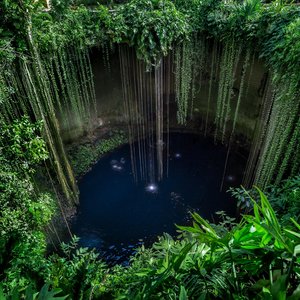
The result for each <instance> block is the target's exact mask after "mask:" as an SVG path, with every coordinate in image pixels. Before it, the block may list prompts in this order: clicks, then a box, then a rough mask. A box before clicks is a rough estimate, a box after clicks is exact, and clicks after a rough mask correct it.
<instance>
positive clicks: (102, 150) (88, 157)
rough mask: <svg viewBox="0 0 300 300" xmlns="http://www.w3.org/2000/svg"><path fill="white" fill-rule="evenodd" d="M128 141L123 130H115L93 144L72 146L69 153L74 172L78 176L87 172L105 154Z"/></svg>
mask: <svg viewBox="0 0 300 300" xmlns="http://www.w3.org/2000/svg"><path fill="white" fill-rule="evenodd" d="M126 142H127V138H126V135H125V134H124V132H122V131H113V132H112V135H111V136H110V137H108V138H104V139H101V140H99V141H97V142H96V143H93V144H89V143H88V144H83V145H79V146H76V147H75V148H71V149H70V150H69V155H70V158H71V163H72V166H73V168H74V172H75V174H76V175H77V176H80V175H83V174H84V173H86V172H87V171H88V170H89V169H90V167H91V166H92V165H93V164H94V163H96V162H97V161H98V160H99V159H100V158H101V157H102V156H103V155H104V154H106V153H108V152H110V151H112V150H113V149H115V148H117V147H119V146H121V145H122V144H125V143H126Z"/></svg>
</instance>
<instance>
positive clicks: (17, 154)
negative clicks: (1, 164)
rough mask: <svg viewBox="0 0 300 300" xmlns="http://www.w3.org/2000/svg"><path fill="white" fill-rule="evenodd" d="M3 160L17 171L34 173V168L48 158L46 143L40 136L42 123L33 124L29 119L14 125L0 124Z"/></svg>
mask: <svg viewBox="0 0 300 300" xmlns="http://www.w3.org/2000/svg"><path fill="white" fill-rule="evenodd" d="M0 126H1V132H0V151H1V152H0V153H1V159H3V160H5V161H6V162H9V163H10V164H14V165H15V167H14V168H15V169H20V170H22V171H25V172H27V171H30V172H33V171H34V169H33V166H34V165H36V164H38V163H40V162H41V161H43V160H45V159H46V158H48V153H47V150H46V144H45V141H44V140H43V139H42V138H41V137H40V136H39V135H38V134H39V133H40V130H41V127H42V123H41V122H38V123H36V124H31V123H30V121H29V118H28V117H23V118H22V119H21V121H18V120H16V121H14V122H13V123H12V124H9V125H7V124H0Z"/></svg>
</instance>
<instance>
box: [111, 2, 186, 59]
mask: <svg viewBox="0 0 300 300" xmlns="http://www.w3.org/2000/svg"><path fill="white" fill-rule="evenodd" d="M108 30H109V33H110V32H111V35H112V37H111V39H112V41H113V42H115V43H128V44H129V45H130V46H134V47H135V49H136V51H137V56H138V58H140V59H144V60H145V61H146V62H147V63H155V62H157V61H158V60H159V58H160V57H161V56H166V55H167V54H168V51H169V50H170V49H171V48H172V46H173V44H174V42H176V41H178V40H179V39H183V38H185V36H186V35H187V33H188V24H187V23H186V22H185V19H184V15H183V14H181V13H180V12H178V11H177V10H176V8H175V6H174V5H173V3H172V2H171V1H167V0H158V1H151V0H142V1H140V0H139V1H136V0H133V1H130V2H129V3H126V4H124V5H120V6H117V7H116V11H115V12H114V13H113V14H112V19H111V20H110V23H109V27H108Z"/></svg>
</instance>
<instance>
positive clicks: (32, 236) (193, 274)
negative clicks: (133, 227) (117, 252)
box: [0, 0, 300, 300]
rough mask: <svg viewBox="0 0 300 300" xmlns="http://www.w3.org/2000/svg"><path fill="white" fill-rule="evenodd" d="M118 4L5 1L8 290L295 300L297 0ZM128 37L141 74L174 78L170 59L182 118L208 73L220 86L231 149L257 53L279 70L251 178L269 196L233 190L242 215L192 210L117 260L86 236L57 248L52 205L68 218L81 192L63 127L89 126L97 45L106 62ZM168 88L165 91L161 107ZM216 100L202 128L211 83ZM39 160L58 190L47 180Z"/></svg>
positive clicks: (1, 77)
mask: <svg viewBox="0 0 300 300" xmlns="http://www.w3.org/2000/svg"><path fill="white" fill-rule="evenodd" d="M108 2H109V3H105V4H103V5H102V4H100V5H98V4H97V5H95V4H94V3H89V2H88V1H87V2H86V1H71V0H70V1H59V0H55V1H54V0H53V1H52V2H51V5H52V6H51V9H50V10H49V9H45V6H44V2H43V1H32V0H19V1H14V0H4V1H1V2H0V13H1V18H0V37H1V39H0V67H1V72H0V122H1V132H0V163H1V170H0V191H1V193H0V205H1V212H0V231H1V236H0V270H1V271H0V280H1V287H0V298H1V297H2V298H5V299H6V298H7V299H20V298H21V299H22V298H24V299H67V298H71V299H92V298H95V299H101V298H103V299H107V298H108V299H109V298H117V299H178V298H179V299H188V298H189V299H290V300H292V299H299V297H300V296H299V293H300V287H299V276H300V274H299V273H300V269H299V262H300V261H299V253H300V234H299V231H300V225H299V223H298V222H299V220H297V219H296V217H297V216H298V215H299V177H297V175H299V167H300V155H299V147H300V146H299V145H300V143H299V139H300V136H299V135H300V127H299V126H300V121H299V109H300V107H299V103H300V102H299V91H300V86H299V82H300V80H299V78H300V9H299V6H297V5H293V3H292V1H278V0H276V1H270V2H269V3H267V4H266V3H262V2H261V1H259V0H245V1H234V0H230V1H221V0H207V1H201V0H188V1H181V0H174V1H170V0H132V1H125V3H118V2H117V1H116V2H114V1H108ZM120 2H123V1H120ZM90 4H91V5H92V6H89V5H90ZM123 46H124V47H128V48H130V49H131V50H133V51H134V52H135V55H136V57H137V58H138V60H139V61H142V63H140V64H139V65H138V66H137V70H139V68H141V67H145V69H147V70H148V71H151V70H152V71H153V72H155V76H156V77H155V78H156V83H155V84H156V86H158V87H161V86H162V85H163V84H165V77H164V75H163V72H162V71H160V70H162V68H161V66H164V67H165V68H168V64H170V61H168V60H167V59H168V57H170V56H171V57H172V59H173V63H174V68H175V78H174V82H175V91H176V102H177V119H178V123H179V124H185V123H186V121H187V120H188V118H191V117H192V114H193V109H192V107H193V99H194V94H195V87H196V82H195V78H197V81H198V84H199V82H200V89H201V78H202V77H203V76H204V74H206V73H208V74H209V80H210V83H209V86H210V91H211V89H212V87H213V84H214V82H218V97H217V99H216V111H215V112H213V124H214V137H215V140H216V141H220V142H222V143H225V144H227V145H228V149H229V150H230V145H231V144H232V143H233V142H234V137H235V130H236V124H237V119H238V117H239V107H240V104H241V102H242V101H243V97H244V95H245V94H246V93H247V90H248V86H247V80H248V79H249V78H250V77H251V73H252V65H253V61H254V58H257V57H259V58H260V59H262V60H263V61H264V63H265V65H266V67H267V68H268V70H269V79H268V82H267V84H266V88H265V90H264V92H263V97H262V98H263V100H262V103H261V110H260V112H259V117H258V123H257V124H258V125H257V128H256V129H255V131H254V134H253V142H252V148H251V151H250V156H249V160H248V164H247V170H246V172H245V178H244V184H245V186H246V187H247V188H248V187H249V188H250V187H251V186H252V184H253V183H255V184H256V185H258V186H259V187H260V188H262V189H265V190H266V195H265V194H264V193H262V192H261V191H260V190H259V189H256V190H255V191H254V192H253V191H250V192H247V191H245V190H243V189H242V190H236V191H234V192H233V193H235V195H237V197H238V199H239V201H240V202H241V204H245V205H246V208H247V210H246V211H244V212H245V213H244V215H243V217H242V220H240V221H239V222H233V221H232V220H230V219H227V218H226V217H224V219H223V222H221V223H220V224H219V225H213V224H209V223H208V222H207V221H205V220H203V219H202V218H201V217H200V216H199V215H197V214H193V218H194V225H193V226H192V227H180V226H178V230H179V231H180V236H179V237H178V238H176V239H174V238H172V237H170V236H169V235H165V236H163V237H161V238H159V241H158V242H157V243H155V244H154V245H153V246H152V247H151V248H149V249H145V248H143V247H142V248H141V249H139V250H138V253H137V255H136V256H135V257H133V258H132V261H131V264H130V266H129V267H122V266H115V267H113V268H109V267H108V266H106V265H105V263H103V262H102V261H100V260H99V259H97V254H96V253H95V252H94V251H93V250H89V249H83V248H78V247H77V244H78V240H77V239H76V237H74V238H73V241H72V242H71V243H70V244H68V245H66V244H62V245H61V248H62V249H61V254H57V253H56V254H49V253H47V251H46V250H47V242H48V243H51V241H50V240H47V239H46V235H47V236H48V239H49V237H50V236H51V235H48V234H47V232H48V231H55V227H54V226H53V224H52V223H51V219H52V217H53V216H54V214H55V213H57V212H58V211H60V212H61V213H62V215H64V212H63V205H62V203H61V202H62V201H64V202H66V203H64V205H66V204H67V205H73V204H74V203H77V201H78V188H77V184H76V179H75V174H74V170H73V168H74V167H75V168H76V165H75V164H73V166H72V163H71V161H70V157H69V156H68V154H67V151H66V149H65V146H64V143H63V140H62V137H61V135H60V127H61V126H62V125H64V126H78V127H80V128H82V131H83V132H85V131H87V132H88V131H91V130H92V129H93V119H94V118H96V116H97V108H96V95H95V89H94V83H93V73H92V66H91V61H90V56H89V51H90V50H91V49H92V48H93V47H99V48H101V49H102V52H103V59H104V60H105V61H106V62H107V65H109V56H110V53H111V52H112V51H114V50H115V49H121V48H122V49H123ZM120 53H121V55H122V53H123V52H122V50H121V51H120ZM208 55H209V56H210V60H209V62H210V63H207V61H206V60H205V57H207V56H208ZM126 57H127V58H128V56H126ZM126 57H125V56H124V57H123V58H124V60H123V62H124V65H123V66H126V63H127V62H128V61H126V59H127V58H126ZM238 70H240V71H241V79H240V82H239V93H238V95H233V93H232V86H233V83H234V82H235V81H236V77H237V71H238ZM123 71H124V69H123ZM123 74H126V73H124V72H123ZM147 80H148V79H146V78H144V79H143V82H147ZM124 83H126V81H125V79H124V78H123V84H124ZM127 91H128V93H130V89H128V90H127ZM128 93H127V94H126V92H125V99H127V98H128V95H129V94H128ZM160 95H161V88H160V89H156V94H155V97H156V101H157V102H156V103H157V105H161V103H162V98H161V96H160ZM207 101H208V103H207V118H206V123H207V125H206V127H208V122H209V119H210V118H211V109H210V107H211V104H212V101H215V99H212V97H211V93H210V94H209V97H208V100H207ZM129 111H130V110H129ZM160 113H161V112H160V111H159V110H158V112H157V114H156V115H157V116H158V120H159V122H157V129H158V130H157V133H156V134H157V138H158V140H160V139H161V138H160V137H161V133H162V130H163V124H162V123H161V119H160V118H159V116H160V115H159V114H160ZM60 116H63V118H59V117H60ZM58 120H61V121H60V122H63V123H61V124H60V123H59V121H58ZM137 121H138V122H140V120H137ZM140 126H141V127H138V128H137V129H136V130H137V133H139V134H142V133H141V132H142V131H141V130H142V129H140V128H142V126H145V125H144V124H142V122H141V123H140ZM134 133H135V132H134ZM229 150H228V153H229ZM97 151H98V150H97V149H96V150H95V156H93V157H91V159H90V160H91V161H94V160H95V159H97V155H98V153H99V152H97ZM99 151H100V150H99ZM101 151H102V150H101ZM101 151H100V152H101ZM158 159H160V160H161V158H159V157H158ZM87 164H88V165H89V164H90V162H88V163H87ZM225 168H226V162H225ZM41 169H42V170H43V171H44V172H45V173H46V174H47V176H48V181H49V182H50V183H51V184H50V185H51V187H52V188H51V189H50V191H49V190H46V191H45V190H44V189H43V188H41V186H40V184H39V180H38V177H39V176H38V172H39V170H41ZM77 172H78V173H81V172H82V171H81V170H78V171H77ZM161 175H162V169H161ZM289 176H292V177H291V179H288V180H287V181H285V182H283V183H281V182H282V179H286V178H288V177H289ZM295 176H296V177H295ZM270 184H273V185H272V186H270ZM61 194H63V195H64V197H61ZM268 199H269V200H268ZM270 203H271V204H272V205H273V208H272V206H271V205H270ZM179 225H180V224H179ZM58 253H59V252H58ZM38 291H39V292H38Z"/></svg>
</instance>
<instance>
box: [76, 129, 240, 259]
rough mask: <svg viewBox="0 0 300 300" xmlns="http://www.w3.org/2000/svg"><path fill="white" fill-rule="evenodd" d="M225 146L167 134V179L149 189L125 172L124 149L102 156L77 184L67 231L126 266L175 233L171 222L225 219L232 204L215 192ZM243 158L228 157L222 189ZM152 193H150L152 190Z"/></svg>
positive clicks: (234, 181) (126, 158)
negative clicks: (220, 214)
mask: <svg viewBox="0 0 300 300" xmlns="http://www.w3.org/2000/svg"><path fill="white" fill-rule="evenodd" d="M225 156H226V148H225V147H223V146H216V145H214V144H213V142H212V141H211V140H209V139H204V138H202V137H200V136H198V135H195V134H178V133H172V134H170V156H169V172H168V174H169V175H168V177H167V178H164V179H163V180H162V181H161V182H155V183H153V185H150V186H149V184H148V185H147V183H145V182H139V183H138V184H136V183H135V182H134V180H133V176H132V174H131V163H130V152H129V146H128V145H125V146H122V147H121V148H119V149H117V150H115V151H114V152H112V153H110V154H108V155H106V156H105V157H103V158H102V159H101V160H100V161H99V162H98V163H97V164H96V165H95V166H94V167H93V168H92V170H91V171H90V172H89V173H88V174H86V175H85V176H84V177H83V178H82V180H81V181H80V183H79V189H80V206H79V209H78V214H77V216H76V217H75V218H74V220H73V224H72V231H73V232H74V233H75V234H76V235H77V236H79V237H80V238H81V241H80V243H81V245H82V246H85V247H94V248H96V250H97V251H99V253H100V256H102V257H103V258H104V259H105V260H106V261H108V263H111V264H114V263H123V264H126V263H127V260H128V257H129V255H131V254H133V253H134V251H135V249H136V248H137V247H138V246H140V245H142V244H146V246H147V245H149V244H151V243H152V242H153V241H155V240H156V239H157V236H158V235H162V234H163V232H168V233H169V234H171V235H176V234H177V233H176V227H175V225H174V224H179V225H188V224H189V223H190V214H189V212H190V211H197V212H198V213H199V214H200V215H201V216H202V217H204V218H208V219H210V220H213V219H214V218H215V216H216V215H215V212H216V211H220V210H224V211H226V212H227V213H228V214H229V215H234V214H235V211H236V208H235V207H236V205H235V201H234V200H233V199H232V198H231V197H230V195H229V194H228V193H226V192H220V191H219V190H220V184H221V180H222V175H223V170H224V160H225ZM243 167H244V160H243V159H242V158H241V157H240V156H239V155H237V154H233V155H231V156H230V161H229V168H228V170H227V172H226V176H225V187H224V189H225V190H226V189H227V188H228V187H229V186H232V185H235V186H237V185H238V184H239V178H241V177H242V171H243ZM153 189H154V191H153Z"/></svg>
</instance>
